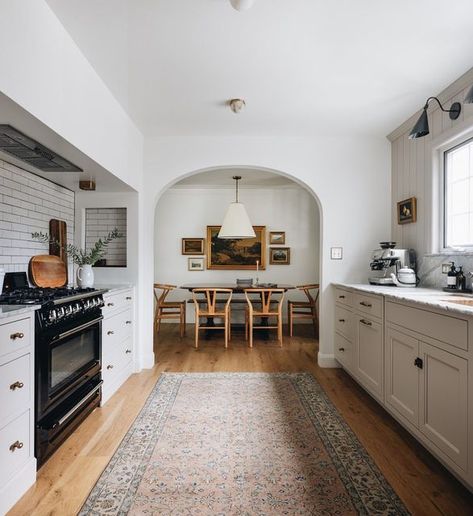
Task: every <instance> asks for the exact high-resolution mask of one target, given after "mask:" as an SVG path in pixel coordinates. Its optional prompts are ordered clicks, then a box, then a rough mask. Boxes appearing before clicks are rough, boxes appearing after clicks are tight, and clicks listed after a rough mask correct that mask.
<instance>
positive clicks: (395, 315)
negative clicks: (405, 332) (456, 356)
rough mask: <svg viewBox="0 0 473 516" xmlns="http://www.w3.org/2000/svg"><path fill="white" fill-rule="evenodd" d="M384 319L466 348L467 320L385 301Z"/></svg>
mask: <svg viewBox="0 0 473 516" xmlns="http://www.w3.org/2000/svg"><path fill="white" fill-rule="evenodd" d="M386 320H387V321H388V322H391V323H394V324H397V325H398V326H402V327H404V328H408V329H409V330H412V331H415V332H418V333H421V334H422V335H427V336H428V337H432V338H433V339H437V340H441V341H443V342H446V343H448V344H450V345H452V346H455V347H457V348H460V349H464V350H468V322H467V321H465V320H464V319H459V318H457V317H452V316H450V315H442V314H437V313H433V312H428V311H426V310H421V309H419V308H412V307H411V306H405V305H400V304H398V303H392V302H387V303H386Z"/></svg>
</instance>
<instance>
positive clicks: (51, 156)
mask: <svg viewBox="0 0 473 516" xmlns="http://www.w3.org/2000/svg"><path fill="white" fill-rule="evenodd" d="M0 151H3V152H6V153H7V154H10V155H11V156H14V157H15V158H18V159H19V160H21V161H24V162H25V163H28V165H32V166H33V167H36V168H38V169H39V170H42V171H43V172H83V170H82V169H81V168H79V167H76V165H74V164H72V163H71V162H70V161H68V160H67V159H65V158H62V157H61V156H58V155H57V154H56V153H55V152H53V151H52V150H50V149H48V148H47V147H45V146H44V145H41V143H38V142H37V141H35V140H33V139H32V138H29V137H28V136H26V135H24V134H23V133H21V132H20V131H18V130H17V129H15V128H14V127H12V126H11V125H7V124H0Z"/></svg>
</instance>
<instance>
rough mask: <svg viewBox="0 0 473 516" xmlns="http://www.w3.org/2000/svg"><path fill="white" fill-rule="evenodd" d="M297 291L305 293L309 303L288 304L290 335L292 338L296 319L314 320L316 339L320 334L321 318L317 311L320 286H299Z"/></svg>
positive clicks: (316, 284)
mask: <svg viewBox="0 0 473 516" xmlns="http://www.w3.org/2000/svg"><path fill="white" fill-rule="evenodd" d="M296 288H297V289H299V290H301V291H302V292H304V294H305V295H306V297H307V301H292V300H289V301H288V302H287V311H288V316H289V335H290V336H291V337H292V334H293V324H294V319H312V325H313V327H314V333H315V337H317V336H318V333H319V316H318V311H317V300H318V298H319V290H320V285H319V284H318V283H313V284H311V285H299V286H298V287H296Z"/></svg>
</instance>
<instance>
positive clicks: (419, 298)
mask: <svg viewBox="0 0 473 516" xmlns="http://www.w3.org/2000/svg"><path fill="white" fill-rule="evenodd" d="M333 285H334V286H336V287H341V288H348V289H351V290H357V291H359V292H365V293H367V294H378V295H381V296H384V297H386V298H387V299H392V300H394V301H406V302H409V303H415V304H419V305H423V306H424V307H432V308H437V309H440V310H445V311H447V312H450V313H457V314H463V315H470V316H473V294H456V293H450V292H444V291H443V290H440V289H434V288H410V287H383V286H380V285H369V284H364V283H333ZM455 300H458V301H465V300H466V301H471V305H467V304H461V303H454V302H453V301H455Z"/></svg>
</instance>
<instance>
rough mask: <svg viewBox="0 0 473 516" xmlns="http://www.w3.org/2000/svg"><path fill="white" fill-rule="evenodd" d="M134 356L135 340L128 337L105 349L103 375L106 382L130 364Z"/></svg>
mask: <svg viewBox="0 0 473 516" xmlns="http://www.w3.org/2000/svg"><path fill="white" fill-rule="evenodd" d="M132 356H133V341H132V339H131V338H127V339H125V340H124V341H122V342H120V343H118V344H116V345H115V343H113V344H111V345H108V346H105V347H104V349H103V363H102V377H103V380H104V382H106V381H107V380H108V381H110V379H111V378H113V377H114V376H115V375H116V374H117V373H118V372H120V371H121V370H122V369H123V368H124V367H125V366H126V365H128V364H129V363H130V361H131V359H132Z"/></svg>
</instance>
